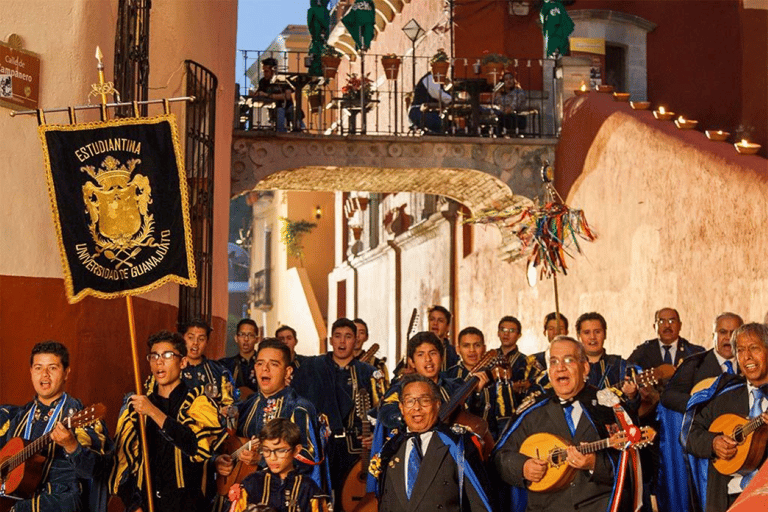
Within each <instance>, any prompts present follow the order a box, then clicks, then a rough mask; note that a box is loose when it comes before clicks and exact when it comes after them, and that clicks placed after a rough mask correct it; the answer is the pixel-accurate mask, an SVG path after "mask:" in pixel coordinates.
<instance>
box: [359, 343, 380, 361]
mask: <svg viewBox="0 0 768 512" xmlns="http://www.w3.org/2000/svg"><path fill="white" fill-rule="evenodd" d="M378 351H379V344H378V343H374V344H373V345H371V348H369V349H368V350H366V351H365V353H364V354H363V355H361V356H360V361H362V362H364V363H366V364H373V358H374V357H376V352H378Z"/></svg>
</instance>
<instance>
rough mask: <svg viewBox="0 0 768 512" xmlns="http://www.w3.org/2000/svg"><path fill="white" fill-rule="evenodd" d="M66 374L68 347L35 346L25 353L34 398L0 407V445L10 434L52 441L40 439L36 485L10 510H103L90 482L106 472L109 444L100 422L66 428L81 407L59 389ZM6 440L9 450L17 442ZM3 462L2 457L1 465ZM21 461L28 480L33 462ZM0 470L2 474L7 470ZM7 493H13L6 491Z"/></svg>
mask: <svg viewBox="0 0 768 512" xmlns="http://www.w3.org/2000/svg"><path fill="white" fill-rule="evenodd" d="M69 373H70V366H69V351H68V350H67V348H66V347H65V346H64V345H62V344H61V343H59V342H57V341H44V342H41V343H38V344H36V345H35V346H34V347H33V348H32V355H31V356H30V375H31V378H32V386H33V387H34V389H35V398H34V400H32V401H31V402H29V403H28V404H26V405H24V406H21V407H15V406H3V407H2V408H0V448H2V447H5V446H6V445H7V444H8V443H9V442H10V441H11V439H12V438H22V439H24V440H27V441H33V440H36V439H39V438H41V437H43V436H49V438H50V440H51V441H53V442H50V443H43V445H42V446H41V450H40V452H39V453H40V454H41V455H42V456H44V457H45V461H44V462H43V464H42V468H41V480H40V483H39V484H38V486H37V488H36V489H35V491H34V493H33V494H32V495H31V496H20V497H21V498H24V499H23V500H21V501H17V502H15V504H14V505H13V508H12V509H11V510H12V511H13V512H75V511H81V510H91V511H94V512H95V511H101V510H106V499H104V500H103V502H101V503H99V502H98V499H97V498H98V497H99V495H100V493H99V492H98V489H97V488H96V485H94V484H93V482H92V480H93V479H94V478H98V477H99V475H100V474H101V473H103V472H104V471H109V463H110V455H111V454H110V453H109V450H110V449H111V442H110V439H109V436H108V434H107V428H106V425H105V424H104V422H103V421H101V420H98V421H95V422H94V423H93V424H92V425H88V426H85V427H84V428H80V427H78V428H75V429H74V432H72V431H71V430H69V429H67V428H66V427H65V424H66V418H67V417H69V416H72V415H73V414H74V413H76V412H77V411H80V410H82V409H83V404H82V403H81V402H80V401H79V400H78V399H76V398H74V397H72V396H70V395H69V394H67V393H66V392H65V391H64V388H65V384H66V382H67V378H68V377H69ZM11 443H12V444H11V445H8V448H9V450H10V448H11V447H12V446H13V445H15V444H16V441H12V442H11ZM20 447H21V446H20ZM14 454H15V453H10V452H8V453H4V454H3V455H9V456H10V455H14ZM8 462H10V461H8V460H5V461H3V465H5V464H6V463H8ZM22 462H23V461H22ZM26 462H27V464H28V466H27V468H25V478H28V477H29V476H30V473H33V472H34V466H33V462H32V461H30V460H28V461H26ZM0 468H2V470H3V473H4V476H5V471H6V468H5V467H2V466H0ZM9 469H11V470H12V469H15V468H9ZM4 488H5V486H4ZM82 488H88V489H90V490H91V491H92V494H93V498H94V499H93V500H89V498H88V497H87V496H83V495H81V493H82ZM6 491H7V492H8V493H9V494H11V495H14V493H13V492H11V490H10V489H6ZM103 496H106V495H103ZM0 499H1V500H3V501H4V502H5V501H6V500H10V498H0ZM7 503H8V504H10V503H13V502H12V501H7ZM3 505H5V503H3Z"/></svg>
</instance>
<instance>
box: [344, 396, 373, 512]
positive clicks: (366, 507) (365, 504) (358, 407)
mask: <svg viewBox="0 0 768 512" xmlns="http://www.w3.org/2000/svg"><path fill="white" fill-rule="evenodd" d="M370 409H371V397H370V395H369V394H368V391H367V390H365V389H364V388H358V390H357V393H356V394H355V414H356V415H357V417H358V418H360V420H361V421H362V423H363V430H362V437H363V438H365V437H368V436H370V435H371V422H370V421H368V411H369V410H370ZM370 462H371V449H370V448H365V447H363V450H362V452H361V453H360V460H359V461H357V462H356V463H355V465H354V466H352V469H350V470H349V473H348V474H347V477H346V478H345V479H344V486H343V487H342V492H341V510H343V511H344V512H353V511H354V512H363V511H369V512H374V511H376V510H377V509H378V503H377V502H376V499H375V498H374V499H371V496H367V493H366V484H367V480H368V465H369V464H370Z"/></svg>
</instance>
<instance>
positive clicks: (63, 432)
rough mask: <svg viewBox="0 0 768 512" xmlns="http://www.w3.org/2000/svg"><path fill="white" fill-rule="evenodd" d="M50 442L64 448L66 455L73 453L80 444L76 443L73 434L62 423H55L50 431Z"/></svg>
mask: <svg viewBox="0 0 768 512" xmlns="http://www.w3.org/2000/svg"><path fill="white" fill-rule="evenodd" d="M51 441H53V442H54V443H56V444H57V445H59V446H61V447H62V448H64V449H65V450H66V451H67V453H74V452H75V450H77V447H78V446H79V444H80V443H78V442H77V439H76V438H75V436H74V434H72V431H70V430H69V429H68V428H67V427H65V426H64V424H63V423H62V422H60V421H59V422H57V423H56V426H55V427H53V430H51Z"/></svg>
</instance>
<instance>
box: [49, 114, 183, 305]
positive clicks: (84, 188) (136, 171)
mask: <svg viewBox="0 0 768 512" xmlns="http://www.w3.org/2000/svg"><path fill="white" fill-rule="evenodd" d="M39 133H40V138H41V140H42V143H43V155H44V159H45V168H46V174H47V178H48V192H49V195H50V199H51V205H52V209H53V218H54V224H55V227H56V232H57V235H58V243H59V250H60V252H61V258H62V265H63V268H64V276H65V277H64V280H65V286H66V293H67V300H68V301H69V302H70V303H74V302H77V301H79V300H81V299H83V298H84V297H85V296H87V295H93V296H95V297H99V298H103V299H107V298H114V297H121V296H126V295H137V294H140V293H144V292H147V291H149V290H152V289H154V288H157V287H159V286H162V285H163V284H165V283H168V282H174V283H178V284H180V285H186V286H196V285H197V278H196V275H195V265H194V259H193V252H192V237H191V229H190V223H189V205H188V197H187V188H186V178H185V172H184V164H183V158H182V156H181V150H180V144H179V136H178V132H177V130H176V123H175V118H174V116H173V115H171V114H168V115H162V116H157V117H152V118H129V119H116V120H113V121H106V122H101V123H87V124H74V125H45V124H43V125H41V126H40V127H39Z"/></svg>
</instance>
